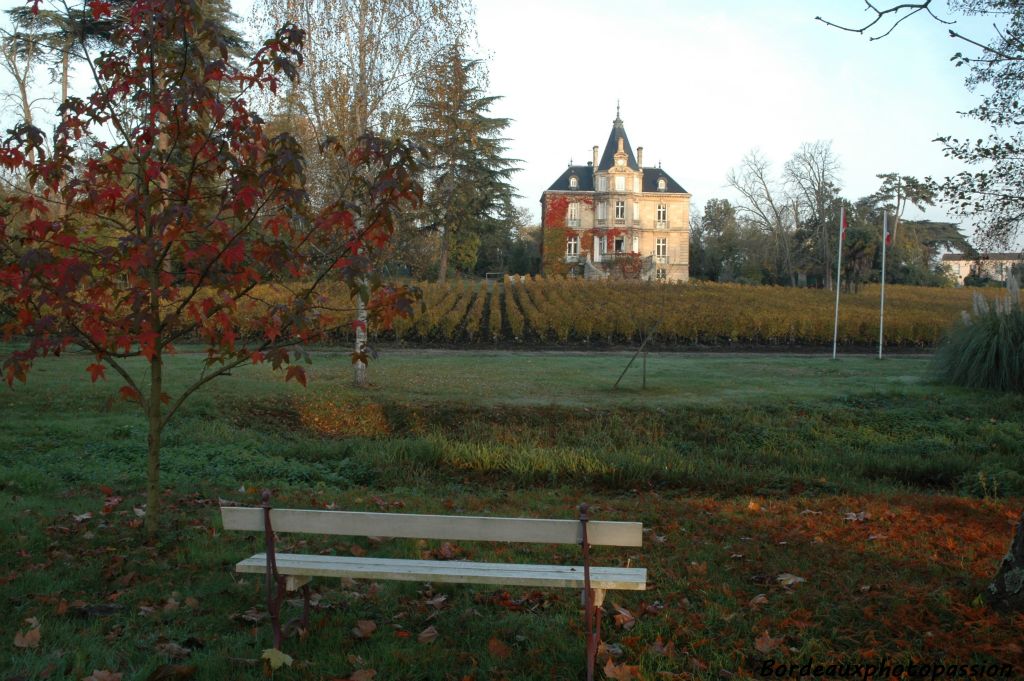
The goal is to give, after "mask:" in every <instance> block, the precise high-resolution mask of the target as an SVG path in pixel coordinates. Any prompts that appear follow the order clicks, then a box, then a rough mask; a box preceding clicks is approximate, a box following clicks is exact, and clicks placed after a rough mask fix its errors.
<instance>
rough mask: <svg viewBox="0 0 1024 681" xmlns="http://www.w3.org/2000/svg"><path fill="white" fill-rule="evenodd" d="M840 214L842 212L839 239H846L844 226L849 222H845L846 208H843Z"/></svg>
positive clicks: (847, 225)
mask: <svg viewBox="0 0 1024 681" xmlns="http://www.w3.org/2000/svg"><path fill="white" fill-rule="evenodd" d="M842 214H843V230H842V231H841V232H840V233H839V240H840V241H846V228H847V227H849V224H847V222H846V210H843V211H842Z"/></svg>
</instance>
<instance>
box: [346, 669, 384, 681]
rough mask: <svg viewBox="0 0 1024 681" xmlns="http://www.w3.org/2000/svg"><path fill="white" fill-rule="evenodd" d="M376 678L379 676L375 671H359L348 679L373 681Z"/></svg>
mask: <svg viewBox="0 0 1024 681" xmlns="http://www.w3.org/2000/svg"><path fill="white" fill-rule="evenodd" d="M375 676H377V671H376V670H374V669H357V670H356V671H354V672H352V676H350V677H348V679H349V681H373V679H374V677H375Z"/></svg>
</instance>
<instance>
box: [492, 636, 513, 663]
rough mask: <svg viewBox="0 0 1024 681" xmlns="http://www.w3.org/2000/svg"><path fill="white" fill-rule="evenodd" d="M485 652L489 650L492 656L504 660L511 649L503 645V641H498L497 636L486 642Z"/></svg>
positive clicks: (510, 652)
mask: <svg viewBox="0 0 1024 681" xmlns="http://www.w3.org/2000/svg"><path fill="white" fill-rule="evenodd" d="M487 652H489V653H490V654H491V656H492V657H496V658H498V659H499V660H504V659H505V658H507V657H508V656H509V655H511V654H512V649H511V648H509V647H508V646H507V645H505V643H504V642H503V641H500V640H498V639H497V638H492V639H491V640H490V641H488V642H487Z"/></svg>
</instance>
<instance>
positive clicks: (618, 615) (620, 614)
mask: <svg viewBox="0 0 1024 681" xmlns="http://www.w3.org/2000/svg"><path fill="white" fill-rule="evenodd" d="M612 608H614V609H615V616H614V617H613V619H614V620H615V624H616V625H618V626H619V627H622V628H623V629H625V630H626V631H629V630H630V629H632V628H633V627H634V626H636V617H634V616H633V613H631V612H630V611H629V610H626V609H625V608H623V607H621V606H619V605H616V604H615V603H613V604H612Z"/></svg>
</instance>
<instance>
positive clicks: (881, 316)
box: [878, 211, 889, 359]
mask: <svg viewBox="0 0 1024 681" xmlns="http://www.w3.org/2000/svg"><path fill="white" fill-rule="evenodd" d="M888 241H889V211H884V212H883V213H882V302H881V306H880V307H879V310H878V359H882V343H883V342H884V340H885V246H886V243H887V242H888Z"/></svg>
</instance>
